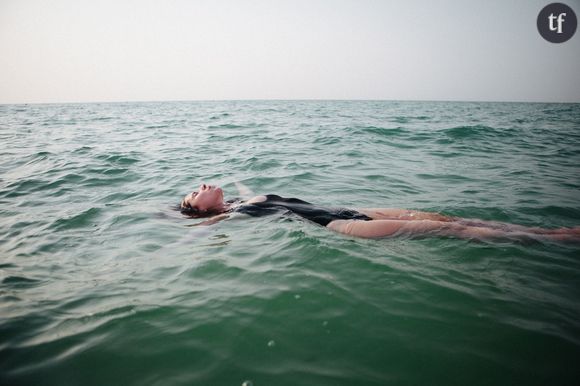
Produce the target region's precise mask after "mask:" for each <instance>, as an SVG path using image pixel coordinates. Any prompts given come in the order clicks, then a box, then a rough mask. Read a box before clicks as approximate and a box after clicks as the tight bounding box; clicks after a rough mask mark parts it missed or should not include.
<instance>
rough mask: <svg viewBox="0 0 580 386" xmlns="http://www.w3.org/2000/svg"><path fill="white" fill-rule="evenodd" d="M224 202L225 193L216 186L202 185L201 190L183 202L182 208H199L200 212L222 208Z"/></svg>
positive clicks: (192, 193) (185, 198)
mask: <svg viewBox="0 0 580 386" xmlns="http://www.w3.org/2000/svg"><path fill="white" fill-rule="evenodd" d="M223 202H224V192H223V190H222V189H221V188H220V187H217V186H215V185H206V184H201V185H200V186H199V189H198V190H196V191H193V192H191V193H190V194H188V195H187V196H185V197H184V198H183V201H181V206H182V207H188V206H190V207H192V208H197V210H199V211H202V212H203V211H207V210H211V209H216V208H221V206H222V205H223Z"/></svg>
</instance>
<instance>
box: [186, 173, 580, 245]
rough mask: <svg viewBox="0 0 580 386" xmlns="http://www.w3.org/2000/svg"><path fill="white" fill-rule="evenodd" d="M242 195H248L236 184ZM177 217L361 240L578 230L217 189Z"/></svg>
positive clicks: (205, 189)
mask: <svg viewBox="0 0 580 386" xmlns="http://www.w3.org/2000/svg"><path fill="white" fill-rule="evenodd" d="M236 185H237V186H238V189H239V190H240V193H241V194H242V195H247V194H248V193H249V191H248V190H247V188H246V187H245V186H243V185H241V184H239V183H238V184H236ZM180 210H181V213H183V214H185V215H188V216H190V217H209V218H208V220H205V221H203V222H201V223H199V224H198V225H210V224H214V223H216V222H218V221H220V220H223V219H225V218H227V217H228V216H229V214H230V213H245V214H248V215H250V216H264V215H268V214H273V213H280V212H282V213H286V212H290V213H294V214H296V215H298V216H300V217H303V218H305V219H307V220H310V221H313V222H315V223H317V224H320V225H322V226H324V227H326V228H329V229H331V230H333V231H336V232H339V233H344V234H346V235H350V236H358V237H365V238H377V237H389V236H398V235H437V236H455V237H461V238H475V239H491V238H539V239H549V240H561V241H580V227H574V228H557V229H546V228H536V227H526V226H522V225H514V224H507V223H500V222H494V221H483V220H469V219H464V218H460V217H452V216H445V215H442V214H439V213H432V212H420V211H415V210H405V209H392V208H361V209H356V210H353V209H346V208H327V207H321V206H317V205H313V204H311V203H309V202H306V201H302V200H299V199H297V198H284V197H280V196H277V195H274V194H268V195H265V196H255V197H253V198H251V199H249V200H247V201H240V200H230V201H224V194H223V191H222V189H221V188H219V187H217V186H214V185H206V184H201V186H200V187H199V189H198V190H196V191H193V192H192V193H190V194H188V195H186V196H185V197H184V198H183V200H182V201H181V205H180Z"/></svg>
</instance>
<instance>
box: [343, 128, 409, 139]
mask: <svg viewBox="0 0 580 386" xmlns="http://www.w3.org/2000/svg"><path fill="white" fill-rule="evenodd" d="M346 130H347V131H354V132H361V133H369V134H378V135H381V136H387V137H391V136H398V135H401V134H406V133H407V130H405V129H404V128H402V127H400V126H398V127H392V128H391V127H380V126H362V127H354V128H347V129H346Z"/></svg>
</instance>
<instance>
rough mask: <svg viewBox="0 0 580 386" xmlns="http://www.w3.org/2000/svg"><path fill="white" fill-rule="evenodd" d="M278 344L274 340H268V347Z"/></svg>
mask: <svg viewBox="0 0 580 386" xmlns="http://www.w3.org/2000/svg"><path fill="white" fill-rule="evenodd" d="M275 345H276V342H274V341H273V340H271V341H269V342H268V347H274V346H275Z"/></svg>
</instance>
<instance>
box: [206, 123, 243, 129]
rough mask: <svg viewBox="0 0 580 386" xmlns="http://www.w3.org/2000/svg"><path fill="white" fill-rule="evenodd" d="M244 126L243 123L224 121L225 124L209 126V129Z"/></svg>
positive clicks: (239, 127)
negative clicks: (235, 123) (236, 123)
mask: <svg viewBox="0 0 580 386" xmlns="http://www.w3.org/2000/svg"><path fill="white" fill-rule="evenodd" d="M244 127H245V126H242V125H234V124H233V123H224V124H223V125H211V126H208V129H242V128H244Z"/></svg>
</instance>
